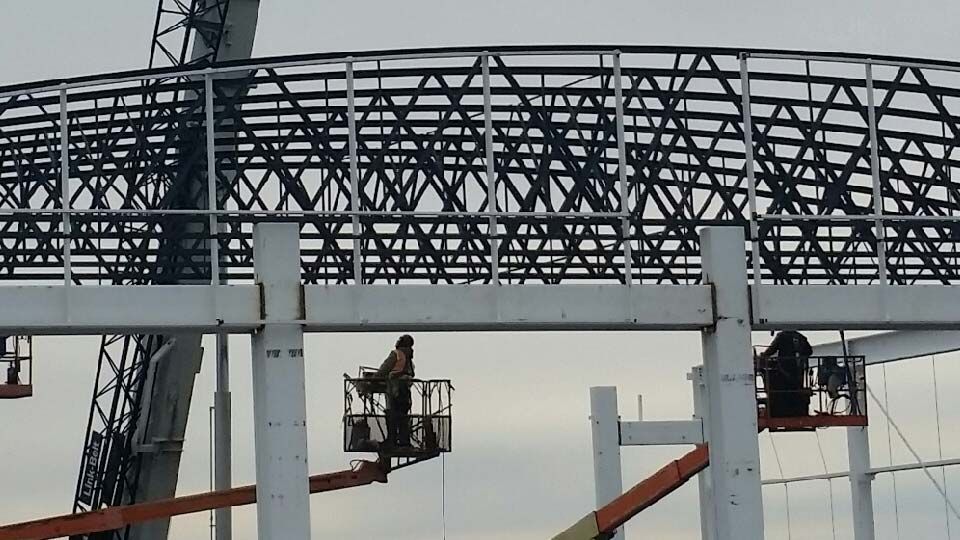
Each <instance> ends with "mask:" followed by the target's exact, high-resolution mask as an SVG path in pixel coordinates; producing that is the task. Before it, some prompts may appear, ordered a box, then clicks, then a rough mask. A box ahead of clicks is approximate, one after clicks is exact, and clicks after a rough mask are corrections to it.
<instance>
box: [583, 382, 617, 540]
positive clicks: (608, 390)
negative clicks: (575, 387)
mask: <svg viewBox="0 0 960 540" xmlns="http://www.w3.org/2000/svg"><path fill="white" fill-rule="evenodd" d="M590 430H591V434H592V435H593V481H594V487H595V488H596V494H597V508H600V507H601V506H603V505H605V504H607V503H608V502H610V501H612V500H613V499H615V498H617V497H619V496H620V495H621V494H622V493H623V474H622V471H621V468H620V416H619V414H618V413H617V388H616V387H615V386H594V387H592V388H590ZM613 538H614V539H615V540H623V539H624V534H623V529H622V528H621V529H619V530H618V531H617V533H616V534H615V535H614V536H613Z"/></svg>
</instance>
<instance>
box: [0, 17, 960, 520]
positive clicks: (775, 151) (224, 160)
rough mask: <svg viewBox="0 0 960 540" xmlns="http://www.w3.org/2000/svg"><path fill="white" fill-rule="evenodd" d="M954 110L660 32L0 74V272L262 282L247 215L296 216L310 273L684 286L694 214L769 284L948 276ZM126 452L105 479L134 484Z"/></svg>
mask: <svg viewBox="0 0 960 540" xmlns="http://www.w3.org/2000/svg"><path fill="white" fill-rule="evenodd" d="M176 3H178V4H181V5H182V6H186V4H185V3H181V2H176ZM194 5H196V3H194ZM162 7H163V4H162V3H161V15H162ZM208 15H209V14H208ZM159 20H161V19H160V18H159V17H158V21H159ZM157 28H158V31H159V29H160V28H177V26H176V23H174V24H172V25H170V26H166V25H165V24H163V25H161V24H158V27H157ZM183 28H186V27H183ZM155 50H161V48H155ZM162 50H165V51H166V52H168V53H169V52H170V51H173V50H174V49H171V48H170V47H165V48H163V49H162ZM183 50H184V51H185V50H187V48H186V46H184V47H183ZM174 56H176V55H175V54H174V55H173V56H171V58H173V57H174ZM181 58H183V56H182V55H181ZM747 88H749V91H744V90H745V89H747ZM958 115H960V64H956V63H948V62H939V61H928V60H917V59H906V58H889V57H884V58H879V57H873V58H868V57H865V56H856V55H839V54H816V53H799V52H785V51H756V50H753V51H744V50H735V49H694V48H671V47H610V46H598V47H540V48H529V47H528V48H508V47H501V48H489V49H478V48H473V49H469V48H463V49H436V50H416V51H388V52H369V53H354V54H327V55H312V56H298V57H285V58H271V59H260V60H256V61H249V62H237V63H229V64H218V65H216V66H215V67H214V68H213V69H198V68H197V67H196V66H185V67H182V68H171V69H152V70H146V71H139V72H129V73H121V74H113V75H104V76H93V77H86V78H81V79H73V80H64V81H47V82H41V83H32V84H26V85H18V86H10V87H4V88H0V246H2V249H0V280H3V281H6V282H8V283H11V284H13V283H36V282H43V281H52V280H63V281H64V282H65V283H67V284H72V285H83V284H93V283H185V282H191V283H197V282H211V281H213V282H218V283H219V282H222V281H223V280H224V279H227V278H229V279H231V280H234V281H235V282H248V281H249V280H250V279H251V277H252V259H251V252H252V248H251V238H252V228H253V224H254V223H256V222H259V221H263V220H270V221H283V220H289V221H295V222H297V223H300V224H301V231H302V232H301V236H302V238H303V245H302V261H301V267H302V274H303V279H304V281H306V282H308V283H332V284H355V283H366V284H371V283H411V284H412V283H420V284H430V283H437V284H441V283H547V284H555V283H571V282H581V283H604V282H606V283H634V284H639V283H696V282H698V281H699V279H700V266H701V261H700V253H699V245H698V235H697V232H698V230H699V228H701V227H703V226H706V225H731V224H732V225H737V226H741V227H744V228H745V229H746V230H747V232H748V238H749V244H750V246H749V247H750V255H749V256H748V257H749V258H750V264H749V265H748V267H749V268H751V271H752V273H753V274H754V276H756V278H757V279H756V281H763V282H766V283H847V284H853V283H878V282H881V283H891V284H897V283H944V284H954V283H956V282H957V275H956V274H957V271H958V270H957V268H958V266H957V255H956V246H957V241H958V238H957V236H958V230H957V229H958V224H957V222H956V217H955V215H956V212H957V210H958V195H960V194H958V192H957V189H956V186H955V185H954V184H953V182H952V178H953V175H954V173H955V172H956V171H958V170H960V160H958V158H957V155H956V152H955V147H956V143H957V140H958V138H960V131H958V130H960V128H958V126H960V122H958ZM211 142H212V143H213V144H211ZM198 179H199V180H200V181H199V182H198ZM203 184H205V185H206V186H207V189H206V190H197V189H196V186H198V185H203ZM211 231H218V233H217V234H216V235H211ZM214 236H215V237H216V241H210V240H211V239H212V238H213V237H214ZM625 238H626V239H627V241H626V242H625V241H624V239H625ZM65 239H69V241H65ZM123 343H124V345H123V346H124V347H125V348H127V349H128V350H129V347H131V346H132V347H136V350H137V351H139V353H138V354H137V355H128V354H126V353H123V354H122V356H111V355H109V351H108V348H107V347H104V351H103V352H102V354H103V355H107V356H104V357H103V359H102V360H103V361H102V362H101V372H102V373H101V375H98V381H107V383H108V384H107V385H106V386H103V385H101V384H100V383H98V390H97V392H98V393H97V394H96V396H95V400H101V401H103V402H104V403H106V402H111V405H110V407H111V408H110V409H103V408H101V406H100V405H98V404H96V403H95V404H94V410H93V412H92V414H91V418H92V422H104V423H107V424H110V425H113V426H114V427H110V428H109V429H110V430H115V431H116V432H117V433H120V434H128V435H131V436H132V434H131V433H130V432H131V430H130V429H124V428H122V427H120V428H118V429H115V428H116V426H120V424H122V423H123V422H128V421H129V419H130V418H135V416H136V414H137V409H136V407H137V405H136V400H137V399H138V398H137V396H136V393H131V391H130V389H131V388H132V389H134V392H135V388H136V385H137V384H139V382H138V381H142V380H143V379H142V376H141V375H142V373H140V374H139V375H138V374H137V372H138V371H137V369H135V368H132V367H131V366H137V365H139V366H141V367H142V364H143V358H144V355H145V354H146V353H145V352H144V351H148V350H153V349H155V347H156V344H152V345H151V344H150V343H147V342H145V341H144V340H143V339H137V340H128V341H124V342H123ZM136 358H139V360H136ZM128 362H132V363H128ZM104 366H106V367H107V368H109V369H110V370H111V371H110V375H108V376H107V377H106V378H104V375H103V370H104V369H105V367H104ZM141 371H142V370H141ZM128 375H129V376H130V377H131V378H129V379H124V378H123V377H127V376H128ZM113 379H116V380H117V381H121V382H120V383H118V384H116V385H114V384H113V383H112V382H109V381H111V380H113ZM123 381H126V382H123ZM101 388H103V389H104V390H105V392H104V393H103V394H100V389H101ZM131 396H132V399H131ZM125 400H128V401H125ZM117 407H119V408H117ZM101 414H102V416H99V415H101ZM124 418H126V419H127V420H124ZM93 425H94V424H93V423H92V424H91V426H93ZM92 431H94V429H93V428H91V432H92ZM124 436H125V435H124ZM112 440H113V439H112V438H109V439H108V440H107V441H106V442H105V444H108V445H109V444H113V443H112V442H111V441H112ZM88 441H89V435H88ZM116 444H117V445H118V446H117V448H119V449H120V450H118V452H120V453H119V454H112V453H111V451H103V450H99V451H98V452H99V454H100V455H101V456H102V457H101V459H102V460H103V461H102V462H101V463H100V467H99V474H101V475H102V478H104V479H105V480H104V483H105V485H109V483H110V481H114V482H115V481H119V482H126V481H127V479H129V478H131V476H130V475H128V474H126V472H118V471H123V470H124V469H123V467H124V466H123V465H120V464H119V462H116V461H111V460H112V459H113V458H111V457H110V456H112V455H116V456H119V459H122V460H125V459H127V458H128V457H129V456H130V455H131V443H130V442H129V441H128V440H126V439H123V440H121V441H118V442H116ZM111 475H112V476H111ZM110 478H112V480H109V479H110ZM80 487H81V483H80V482H78V494H79V493H80ZM133 490H134V491H133V492H131V493H135V487H134V488H133ZM111 493H113V494H112V495H110V496H104V497H102V498H101V499H99V500H98V501H97V502H96V504H117V503H118V502H121V501H123V500H124V499H123V497H124V496H121V495H119V494H118V493H119V492H111ZM79 507H80V508H82V507H84V505H83V504H81V505H79Z"/></svg>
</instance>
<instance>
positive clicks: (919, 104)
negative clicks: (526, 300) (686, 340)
mask: <svg viewBox="0 0 960 540" xmlns="http://www.w3.org/2000/svg"><path fill="white" fill-rule="evenodd" d="M958 70H960V67H958V65H956V64H950V63H944V62H930V61H917V60H912V59H898V58H883V59H877V58H873V59H867V58H863V57H841V56H839V55H820V56H815V55H810V54H800V53H780V52H777V53H773V52H769V51H738V50H726V49H691V48H651V47H622V48H619V49H617V50H614V49H613V48H600V47H596V48H582V47H581V48H558V47H551V48H539V49H538V48H534V49H529V48H528V49H523V50H521V49H513V48H500V49H497V48H491V49H489V50H471V49H457V50H436V51H406V52H389V53H370V54H355V55H353V56H345V55H340V56H337V55H326V56H313V57H296V58H279V59H268V60H258V61H254V62H250V63H246V64H241V63H238V64H230V65H224V66H221V67H218V68H216V69H213V70H206V71H193V72H189V71H179V72H176V71H175V72H160V71H152V72H141V73H136V74H119V75H114V76H106V77H101V78H96V79H94V78H90V79H86V80H79V81H72V82H68V85H67V86H64V87H58V86H56V85H54V86H50V85H44V84H38V85H33V86H20V87H16V88H6V89H0V208H2V211H0V246H2V250H0V279H3V280H8V281H10V280H14V281H24V282H26V281H31V282H32V281H35V280H52V279H57V280H59V279H63V278H64V270H63V268H64V260H65V256H66V257H67V258H68V259H69V261H70V275H69V277H70V279H71V280H72V281H74V282H76V283H85V282H95V281H109V282H119V281H123V280H126V279H130V278H133V277H140V278H143V277H145V276H148V277H149V278H150V279H151V280H152V281H154V282H160V283H163V282H176V281H180V282H183V280H197V279H204V280H208V279H210V277H211V270H210V268H211V266H217V265H213V264H211V260H215V261H219V265H218V266H219V268H218V270H219V272H220V274H221V276H222V277H229V278H230V279H231V280H245V279H249V278H251V276H252V264H251V236H252V224H253V223H255V222H257V221H260V220H264V219H269V220H294V221H297V222H299V223H301V225H302V238H303V239H304V240H303V246H302V269H303V277H304V280H305V281H307V282H320V283H354V282H357V281H362V282H363V283H474V282H477V283H479V282H490V281H492V280H498V281H500V282H504V283H506V282H513V283H524V282H538V283H559V282H571V281H607V282H618V281H619V282H623V281H626V280H627V279H628V277H629V279H630V280H631V281H633V282H637V283H640V282H644V283H646V282H651V283H653V282H656V283H684V282H695V281H697V280H698V279H699V273H700V260H699V247H698V240H697V234H696V233H697V230H698V228H699V227H702V226H704V225H708V224H733V225H739V226H743V227H745V228H747V229H748V231H749V232H750V236H751V238H752V240H751V248H752V252H753V253H755V254H756V258H755V260H753V261H752V263H751V265H750V266H751V267H752V268H753V269H754V271H756V270H759V271H760V272H761V275H762V279H763V280H764V281H768V282H789V283H800V282H804V283H808V282H809V283H869V282H877V281H878V280H881V279H885V280H886V281H889V282H891V283H908V282H909V283H913V282H936V283H955V282H957V281H958V279H957V271H958V270H957V269H958V266H957V264H956V263H957V254H956V247H957V241H958V232H960V231H958V227H960V224H958V223H957V221H956V220H955V219H954V215H955V214H956V213H957V211H958V210H960V207H958V198H960V194H958V192H957V187H956V185H955V184H954V183H953V182H952V180H953V177H954V176H955V175H956V174H957V172H958V171H960V158H958V155H957V152H956V151H955V150H956V146H957V142H958V139H960V73H958ZM172 74H173V75H177V77H171V75H172ZM144 79H147V80H149V81H161V82H160V83H159V84H157V85H154V86H153V90H156V94H154V95H152V96H150V97H149V98H148V96H146V95H145V93H144V85H143V84H142V80H144ZM747 80H749V92H748V93H746V94H747V95H746V96H745V95H744V94H745V92H744V91H743V89H744V88H747V85H746V81H747ZM207 87H209V88H212V90H213V96H212V98H213V99H212V103H213V108H212V109H209V108H208V107H206V106H205V105H204V104H205V102H206V101H207V98H209V96H208V95H207V92H206V88H207ZM238 88H239V89H241V90H240V91H238ZM197 96H203V97H204V98H205V99H197ZM745 97H746V98H748V99H745ZM745 107H749V109H747V110H748V111H749V113H748V114H745V112H744V111H745ZM62 113H63V114H62ZM61 116H63V117H64V118H65V121H66V123H65V124H64V123H63V121H62V119H61ZM207 118H213V121H214V130H210V132H212V133H215V134H216V141H215V144H213V148H212V149H208V145H207V140H206V133H207V131H206V130H205V126H207V124H206V123H205V122H206V119H207ZM747 120H749V121H747ZM745 125H749V129H748V130H745V129H744V126H745ZM64 126H65V127H64ZM62 128H63V129H62ZM748 135H749V139H751V141H750V143H747V142H746V141H747V140H748V137H747V136H748ZM62 138H65V139H66V140H67V141H68V144H67V147H66V148H65V149H64V148H62V146H61V139H62ZM208 150H209V155H213V157H214V160H213V165H214V167H213V169H214V170H215V171H216V177H217V181H216V182H215V183H214V184H212V185H210V188H211V189H209V190H207V191H204V192H202V193H198V192H187V191H184V190H183V189H181V188H180V187H179V186H181V185H188V184H184V183H170V182H160V183H158V182H148V181H145V179H151V178H175V177H184V176H190V175H194V176H202V175H203V174H204V173H205V171H206V170H207V166H208V159H207V156H208ZM63 164H66V166H67V169H66V172H65V173H64V171H63V169H62V168H61V167H62V165H63ZM751 169H752V171H753V181H751V174H750V170H751ZM61 177H64V178H66V179H67V185H66V186H65V185H64V184H63V183H62V182H61ZM228 178H229V179H231V180H230V181H229V182H228V181H227V179H228ZM491 179H492V183H491ZM64 194H66V195H67V198H68V200H69V209H70V210H71V213H70V215H69V218H65V216H64V212H63V206H64V205H63V204H62V200H63V198H64ZM211 199H213V202H214V204H213V205H210V204H207V202H208V201H209V200H211ZM172 201H179V202H178V203H177V204H172ZM494 201H495V204H494ZM172 207H176V208H199V209H204V208H212V207H215V210H213V211H209V210H192V211H191V210H184V211H171V210H165V209H169V208H172ZM211 217H212V219H211ZM67 221H69V225H70V226H69V227H68V228H67V229H66V230H68V231H69V243H68V245H69V248H70V249H69V250H65V249H64V248H65V245H64V229H65V227H64V223H65V222H67ZM212 227H219V229H220V232H219V234H218V235H217V239H218V241H217V242H212V243H211V244H213V245H214V249H217V250H219V255H213V254H211V249H210V248H209V246H208V245H207V242H206V240H208V239H209V238H210V237H211V235H210V231H211V230H212V229H211V228H212ZM171 236H173V237H177V238H186V239H188V240H192V244H191V243H190V242H183V241H180V242H164V241H163V239H164V238H165V237H167V238H169V237H171ZM624 238H627V239H628V241H627V242H624ZM191 245H192V246H193V247H191Z"/></svg>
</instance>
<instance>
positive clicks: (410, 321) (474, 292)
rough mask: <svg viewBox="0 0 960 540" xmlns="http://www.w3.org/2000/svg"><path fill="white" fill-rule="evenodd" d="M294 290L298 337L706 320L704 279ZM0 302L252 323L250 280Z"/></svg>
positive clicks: (896, 300)
mask: <svg viewBox="0 0 960 540" xmlns="http://www.w3.org/2000/svg"><path fill="white" fill-rule="evenodd" d="M303 290H304V298H303V319H300V320H297V321H295V322H297V323H300V324H302V325H303V326H304V331H307V332H354V331H359V332H363V331H395V330H404V331H499V330H502V331H525V330H561V331H573V330H699V329H702V328H705V327H709V326H711V325H713V323H714V321H713V307H712V306H713V304H712V295H711V288H710V287H709V286H706V285H635V286H633V287H627V286H623V285H499V286H498V285H362V286H357V285H306V286H304V287H303ZM0 305H2V306H4V309H3V310H0V335H3V334H21V333H22V334H36V335H39V334H100V333H139V332H152V331H155V330H171V329H173V330H176V329H183V330H192V331H197V332H204V333H213V332H231V333H248V332H251V331H253V330H254V329H256V328H258V327H259V326H260V325H262V324H263V321H262V320H261V315H260V291H259V289H258V287H256V286H254V285H225V286H218V287H214V286H209V285H149V286H100V285H89V286H87V285H84V286H67V287H64V286H53V287H49V286H25V287H18V286H3V287H0ZM957 305H960V287H948V286H889V287H874V286H842V285H836V286H814V285H806V286H779V285H778V286H774V285H764V286H762V288H761V289H760V296H759V306H758V308H759V309H758V313H759V317H757V316H756V315H755V316H754V317H755V318H756V319H758V320H757V321H755V326H756V327H757V328H758V329H779V328H795V329H798V330H799V329H838V328H848V329H890V330H893V329H904V330H906V329H915V328H917V327H923V328H925V329H954V330H960V316H958V312H957V309H956V306H957ZM918 335H922V334H918ZM946 341H949V340H946ZM946 341H945V343H946ZM947 345H949V343H947ZM942 350H946V349H942Z"/></svg>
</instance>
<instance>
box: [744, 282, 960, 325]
mask: <svg viewBox="0 0 960 540" xmlns="http://www.w3.org/2000/svg"><path fill="white" fill-rule="evenodd" d="M752 290H753V293H754V294H756V293H758V292H759V298H758V302H757V304H758V306H757V311H758V313H754V314H753V319H754V321H753V323H754V328H755V329H760V330H767V329H770V330H776V329H783V328H793V329H797V330H836V329H860V330H908V329H926V330H929V329H960V311H958V310H957V306H958V305H960V287H952V286H945V285H891V286H882V285H761V286H760V287H756V286H754V287H753V288H752Z"/></svg>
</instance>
